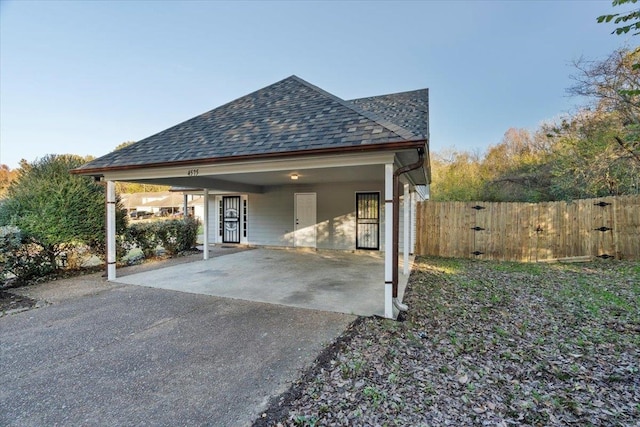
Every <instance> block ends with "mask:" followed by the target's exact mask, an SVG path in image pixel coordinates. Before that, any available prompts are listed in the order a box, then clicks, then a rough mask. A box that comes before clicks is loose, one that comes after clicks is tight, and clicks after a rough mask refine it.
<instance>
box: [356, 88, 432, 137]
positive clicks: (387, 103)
mask: <svg viewBox="0 0 640 427" xmlns="http://www.w3.org/2000/svg"><path fill="white" fill-rule="evenodd" d="M348 102H349V103H351V104H354V105H355V106H357V107H359V108H361V109H362V110H365V111H369V112H372V113H375V114H376V115H378V116H379V117H382V118H383V119H385V120H388V121H390V122H393V123H395V124H396V125H398V126H401V127H403V128H405V129H407V130H409V131H411V132H412V133H413V134H415V135H418V136H420V137H422V138H424V139H427V138H428V137H429V90H428V89H419V90H413V91H410V92H400V93H392V94H390V95H381V96H371V97H368V98H359V99H352V100H350V101H348Z"/></svg>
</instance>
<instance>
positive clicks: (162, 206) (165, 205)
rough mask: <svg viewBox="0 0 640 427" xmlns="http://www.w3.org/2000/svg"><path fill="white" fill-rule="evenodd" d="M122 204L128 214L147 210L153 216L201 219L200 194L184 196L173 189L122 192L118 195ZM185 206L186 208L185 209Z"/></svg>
mask: <svg viewBox="0 0 640 427" xmlns="http://www.w3.org/2000/svg"><path fill="white" fill-rule="evenodd" d="M120 201H121V203H122V206H123V207H124V208H125V209H126V211H127V213H128V214H131V213H133V212H139V211H142V212H149V213H150V214H152V215H154V216H172V215H177V214H179V215H180V216H182V215H183V214H184V212H185V211H186V212H187V214H188V215H191V216H195V217H196V218H198V219H199V220H202V209H203V208H202V196H194V195H191V196H188V197H187V198H186V199H185V196H184V195H183V194H181V193H179V192H175V191H154V192H143V193H123V194H121V195H120ZM185 206H186V209H185Z"/></svg>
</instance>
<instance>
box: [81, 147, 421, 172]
mask: <svg viewBox="0 0 640 427" xmlns="http://www.w3.org/2000/svg"><path fill="white" fill-rule="evenodd" d="M424 146H428V141H427V140H426V139H416V140H408V141H398V142H391V143H386V144H365V145H353V146H347V147H330V148H318V149H311V150H308V149H307V150H296V151H287V152H273V153H260V154H248V155H246V154H245V155H239V156H226V157H211V158H205V159H189V160H177V161H171V162H157V163H147V164H141V165H122V166H106V167H96V168H78V169H72V170H71V171H70V172H71V173H72V174H75V175H86V176H101V175H103V174H104V173H105V172H114V171H126V170H135V169H147V168H161V167H172V166H189V165H209V164H216V163H230V162H240V161H248V160H263V159H265V160H267V159H280V158H287V157H299V156H311V155H314V156H315V155H323V154H337V153H359V152H372V151H399V150H407V149H411V148H419V147H424Z"/></svg>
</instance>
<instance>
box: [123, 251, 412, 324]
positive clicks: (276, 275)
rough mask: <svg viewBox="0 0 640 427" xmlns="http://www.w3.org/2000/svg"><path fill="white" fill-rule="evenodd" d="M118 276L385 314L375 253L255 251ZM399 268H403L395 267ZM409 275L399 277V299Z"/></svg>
mask: <svg viewBox="0 0 640 427" xmlns="http://www.w3.org/2000/svg"><path fill="white" fill-rule="evenodd" d="M218 251H219V248H216V247H212V248H211V254H212V255H213V256H212V257H210V258H209V259H207V260H202V261H197V262H191V263H186V264H180V265H174V266H170V267H165V268H161V269H157V270H153V271H147V272H142V273H135V274H131V275H127V276H124V277H119V278H117V279H116V280H115V281H116V282H118V283H123V284H128V285H138V286H147V287H152V288H161V289H170V290H174V291H181V292H189V293H194V294H204V295H213V296H219V297H225V298H234V299H240V300H247V301H258V302H265V303H270V304H280V305H285V306H291V307H299V308H307V309H313V310H322V311H331V312H337V313H346V314H355V315H359V316H373V315H378V316H384V305H383V302H384V288H383V287H382V286H380V276H381V275H382V274H384V256H383V255H382V254H380V253H379V252H364V251H360V252H356V253H352V252H346V251H310V250H302V249H275V248H255V249H248V250H245V251H241V252H232V253H228V254H227V253H224V252H221V253H220V255H219V256H216V253H217V252H218ZM400 268H401V269H402V265H401V266H400ZM407 280H408V275H404V274H401V275H400V280H399V285H400V286H399V288H400V289H399V291H400V298H402V295H403V294H404V289H405V287H406V284H407Z"/></svg>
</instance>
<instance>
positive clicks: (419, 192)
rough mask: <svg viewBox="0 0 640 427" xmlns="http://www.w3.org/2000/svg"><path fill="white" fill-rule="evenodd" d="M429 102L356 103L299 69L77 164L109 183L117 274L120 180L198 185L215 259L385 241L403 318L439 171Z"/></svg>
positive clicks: (374, 245)
mask: <svg viewBox="0 0 640 427" xmlns="http://www.w3.org/2000/svg"><path fill="white" fill-rule="evenodd" d="M428 107H429V103H428V90H427V89H421V90H415V91H411V92H402V93H395V94H390V95H383V96H373V97H368V98H361V99H354V100H349V101H346V100H343V99H340V98H338V97H337V96H335V95H332V94H330V93H328V92H326V91H324V90H322V89H320V88H318V87H316V86H314V85H312V84H310V83H308V82H306V81H304V80H302V79H300V78H299V77H296V76H291V77H288V78H286V79H284V80H282V81H279V82H277V83H274V84H272V85H270V86H267V87H265V88H263V89H260V90H257V91H255V92H253V93H251V94H249V95H246V96H243V97H241V98H238V99H236V100H234V101H231V102H229V103H227V104H225V105H222V106H220V107H218V108H215V109H213V110H211V111H208V112H206V113H204V114H201V115H199V116H197V117H194V118H192V119H189V120H187V121H185V122H183V123H180V124H177V125H175V126H172V127H170V128H168V129H166V130H163V131H162V132H159V133H157V134H155V135H152V136H150V137H148V138H145V139H143V140H141V141H138V142H136V143H135V144H132V145H130V146H128V147H125V148H122V149H120V150H117V151H114V152H112V153H109V154H107V155H105V156H103V157H100V158H97V159H95V160H93V161H91V162H89V163H87V164H85V165H83V166H82V167H80V168H78V169H75V170H73V171H72V173H75V174H80V175H88V176H93V177H95V178H96V179H98V180H101V181H105V182H106V183H107V200H108V201H107V203H108V213H109V214H108V257H107V259H108V261H107V262H108V266H109V267H108V277H109V279H110V280H113V279H115V277H116V270H115V231H114V230H115V226H114V224H115V223H114V218H115V215H114V210H115V207H114V200H115V195H114V190H113V188H114V184H113V183H114V182H115V181H131V182H138V183H149V184H162V185H171V186H176V187H187V188H198V189H202V190H201V191H200V193H201V194H202V195H203V196H204V199H205V200H208V203H204V218H205V222H204V228H205V236H204V239H205V242H204V243H205V244H204V255H203V256H204V258H205V259H207V258H208V251H209V249H208V245H209V244H210V243H219V242H220V243H223V242H224V243H238V244H251V245H264V246H280V247H293V248H317V249H335V250H356V249H357V250H373V251H384V256H385V277H384V279H383V278H381V281H380V283H381V286H385V302H384V304H385V316H387V317H392V312H393V306H394V305H395V306H396V308H400V309H402V308H404V307H403V306H402V304H401V302H400V301H398V300H397V298H396V297H397V275H398V272H397V270H398V268H397V266H398V262H397V261H398V256H399V252H400V243H401V239H402V240H403V241H402V247H403V253H404V256H405V257H408V253H409V252H411V248H410V244H411V241H412V240H413V237H412V235H411V234H412V233H411V228H412V227H411V226H410V224H411V221H412V218H414V215H413V205H414V202H415V201H416V200H418V199H421V198H422V197H423V196H424V194H425V193H426V192H425V190H426V188H427V186H428V184H429V179H430V171H429V157H428V154H429V151H428V139H429V122H428V110H429V109H428ZM400 199H402V200H403V202H402V203H400ZM401 205H402V206H401ZM401 212H402V216H403V221H400V220H399V219H400V216H401ZM400 234H402V235H401V236H400ZM406 265H407V263H406V262H405V266H406Z"/></svg>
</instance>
